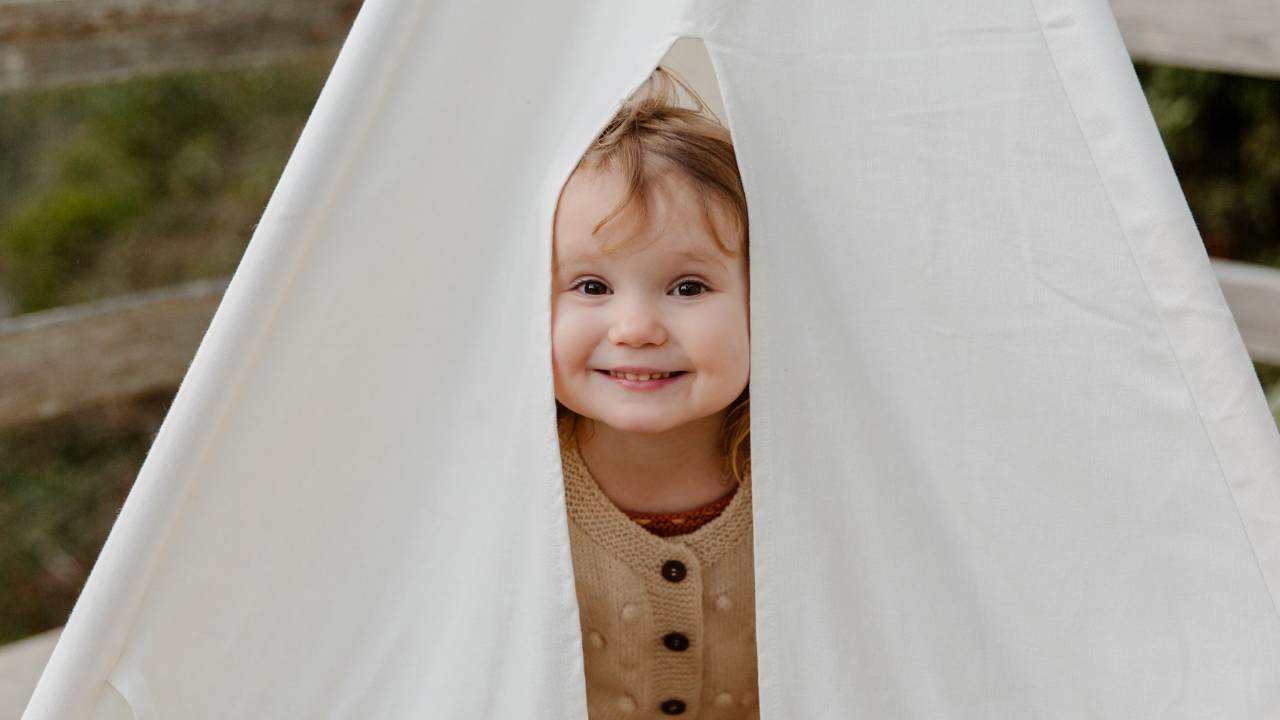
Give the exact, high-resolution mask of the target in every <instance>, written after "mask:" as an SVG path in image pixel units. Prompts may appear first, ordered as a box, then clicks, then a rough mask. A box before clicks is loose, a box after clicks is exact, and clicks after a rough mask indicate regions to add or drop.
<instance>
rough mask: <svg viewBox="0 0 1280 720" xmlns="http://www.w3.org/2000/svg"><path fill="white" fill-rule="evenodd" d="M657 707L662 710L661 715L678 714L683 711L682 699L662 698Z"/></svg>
mask: <svg viewBox="0 0 1280 720" xmlns="http://www.w3.org/2000/svg"><path fill="white" fill-rule="evenodd" d="M659 708H660V709H661V710H662V714H663V715H679V714H680V713H683V712H684V701H683V700H678V699H676V698H671V699H670V700H663V701H662V705H660V706H659Z"/></svg>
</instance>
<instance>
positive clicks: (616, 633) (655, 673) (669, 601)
mask: <svg viewBox="0 0 1280 720" xmlns="http://www.w3.org/2000/svg"><path fill="white" fill-rule="evenodd" d="M673 83H678V84H679V85H680V87H683V88H684V89H685V90H686V91H687V92H688V93H689V94H690V96H692V97H693V98H694V99H695V100H696V101H697V104H698V108H697V109H696V110H695V109H690V108H687V107H683V106H681V105H680V104H679V97H678V94H677V93H676V92H674V91H675V87H674V85H673ZM705 110H706V105H705V103H704V102H703V101H702V99H701V98H700V97H698V95H697V93H696V92H694V91H693V90H692V89H691V88H689V87H688V86H687V85H686V84H685V83H683V82H681V81H679V80H678V79H677V78H675V77H674V76H673V75H672V74H671V73H670V71H668V70H667V69H666V68H663V67H661V66H659V67H658V68H657V69H656V70H655V71H654V73H653V74H652V75H651V76H650V78H649V79H648V81H647V82H646V83H645V85H644V86H643V87H642V88H641V89H640V90H639V91H638V92H637V93H636V95H635V96H633V97H632V98H630V99H629V100H628V101H627V102H626V103H624V104H623V106H622V108H621V109H620V110H619V111H618V113H617V114H616V115H615V117H614V118H613V119H612V120H611V121H610V122H609V124H608V125H607V126H606V127H605V129H604V130H603V131H602V132H601V133H600V135H599V137H597V138H596V141H595V142H594V143H593V144H592V146H591V147H590V148H589V149H588V150H587V152H586V153H585V154H584V155H583V157H582V159H581V161H580V162H579V163H578V166H577V167H576V168H575V170H574V172H573V173H572V174H571V175H570V177H569V180H568V181H567V182H566V183H565V186H564V188H563V189H562V191H561V194H560V198H559V202H558V204H557V206H556V213H555V221H554V228H553V236H554V241H553V253H552V257H553V269H552V313H551V315H552V364H553V366H554V375H555V394H556V417H557V422H558V425H559V430H560V448H561V461H562V464H563V468H564V480H565V498H566V503H567V508H568V515H569V517H568V522H569V537H570V544H571V546H572V553H573V568H574V576H575V582H576V587H577V595H578V602H579V608H580V611H581V612H580V620H581V626H582V638H583V654H584V658H585V662H586V667H585V671H586V680H587V688H586V691H587V704H588V713H589V716H590V717H591V718H592V720H606V719H609V718H650V717H655V718H656V717H665V716H670V715H684V716H686V717H690V718H725V719H730V718H733V719H741V718H758V717H759V712H758V710H757V709H756V692H757V687H756V643H755V602H754V600H755V592H754V590H755V585H754V575H753V567H754V559H753V553H752V542H753V541H752V531H751V485H750V480H751V478H750V443H749V428H750V422H749V415H748V400H749V396H748V387H747V381H748V378H749V376H750V316H749V313H748V298H749V285H748V269H747V268H748V255H747V237H748V233H747V207H746V197H745V194H744V192H743V189H742V181H741V178H740V177H739V174H738V167H737V161H736V159H735V156H734V151H733V144H732V141H731V138H730V135H729V132H728V130H726V129H725V128H724V127H723V126H721V125H720V124H719V123H718V122H716V121H715V120H714V119H713V118H712V117H708V116H707V115H705V114H704V111H705Z"/></svg>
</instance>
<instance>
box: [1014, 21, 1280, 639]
mask: <svg viewBox="0 0 1280 720" xmlns="http://www.w3.org/2000/svg"><path fill="white" fill-rule="evenodd" d="M1027 4H1028V5H1029V6H1030V7H1031V12H1032V14H1033V15H1035V18H1036V27H1037V29H1038V30H1039V31H1040V40H1041V42H1043V43H1044V46H1045V50H1046V52H1048V54H1049V64H1050V65H1051V66H1052V67H1053V72H1054V75H1055V76H1056V77H1057V79H1058V88H1059V89H1060V90H1061V91H1062V94H1063V97H1064V98H1065V99H1066V102H1067V108H1068V109H1069V110H1070V111H1071V118H1072V120H1073V121H1074V122H1075V127H1076V131H1077V132H1078V133H1079V134H1080V140H1081V141H1082V142H1083V143H1084V146H1085V150H1086V151H1088V153H1089V163H1090V165H1092V166H1093V171H1094V173H1095V174H1096V175H1097V177H1098V181H1099V183H1100V184H1101V185H1102V194H1103V196H1104V197H1105V198H1106V199H1107V205H1108V207H1109V208H1110V209H1111V216H1112V218H1114V220H1115V223H1116V227H1117V228H1118V229H1119V230H1120V237H1121V238H1122V239H1123V240H1124V246H1125V250H1126V251H1127V252H1128V254H1129V261H1130V262H1131V263H1132V264H1133V267H1134V269H1135V270H1137V273H1138V279H1139V280H1140V281H1141V282H1142V290H1143V292H1144V293H1146V296H1147V302H1148V303H1149V304H1150V306H1151V310H1152V313H1153V314H1154V315H1155V317H1156V322H1157V323H1159V325H1160V333H1161V334H1162V335H1163V336H1164V341H1165V344H1166V345H1167V346H1168V348H1169V354H1170V355H1171V356H1172V357H1173V362H1174V366H1175V367H1177V368H1178V377H1179V378H1181V379H1182V386H1183V388H1184V389H1185V390H1186V393H1187V397H1188V399H1190V401H1191V407H1192V409H1194V410H1195V413H1196V419H1197V420H1198V421H1199V424H1200V430H1201V432H1202V433H1203V435H1204V438H1205V441H1206V442H1207V444H1208V447H1209V450H1210V451H1211V452H1212V454H1213V462H1214V465H1215V466H1216V467H1217V468H1218V478H1219V480H1220V481H1221V482H1222V484H1223V486H1224V487H1225V488H1226V491H1227V496H1228V497H1230V498H1231V507H1232V509H1233V510H1235V513H1236V522H1238V523H1239V526H1240V530H1241V531H1242V532H1243V533H1244V539H1245V542H1246V543H1248V545H1249V553H1250V555H1251V556H1252V558H1253V565H1254V569H1255V570H1257V572H1258V576H1259V578H1260V579H1261V580H1262V586H1263V587H1264V588H1266V590H1267V595H1268V598H1269V599H1270V600H1271V609H1272V611H1273V612H1275V614H1276V617H1277V618H1280V602H1278V601H1277V598H1276V594H1275V591H1274V590H1273V588H1272V587H1271V584H1270V583H1269V582H1268V581H1267V574H1266V572H1265V571H1264V570H1263V568H1262V559H1261V558H1260V557H1259V556H1258V547H1257V545H1256V544H1255V543H1254V541H1253V535H1252V534H1251V533H1250V532H1249V526H1248V524H1247V523H1245V521H1244V516H1243V514H1242V513H1241V512H1240V503H1239V500H1238V499H1237V498H1236V493H1235V490H1234V489H1232V487H1231V482H1230V481H1229V480H1228V479H1227V473H1226V471H1225V470H1224V469H1223V467H1222V460H1221V459H1220V458H1219V455H1218V447H1217V445H1215V444H1214V442H1213V435H1212V433H1210V432H1209V428H1208V427H1207V426H1206V425H1205V421H1204V414H1203V413H1202V412H1201V411H1200V403H1199V401H1198V400H1197V399H1196V393H1195V390H1194V389H1193V388H1192V386H1191V383H1190V382H1188V380H1187V373H1186V371H1185V370H1184V369H1183V367H1182V358H1181V357H1179V355H1178V349H1177V347H1176V346H1175V345H1174V343H1173V340H1172V339H1171V338H1170V336H1169V329H1168V327H1167V325H1166V324H1165V319H1164V315H1163V314H1162V313H1161V312H1160V307H1159V306H1158V305H1157V304H1156V302H1155V299H1154V297H1153V296H1152V294H1151V288H1150V285H1149V284H1148V283H1147V277H1146V275H1145V273H1143V270H1142V263H1141V262H1139V261H1138V259H1137V257H1136V256H1135V255H1134V251H1133V245H1132V243H1131V242H1130V240H1129V231H1128V229H1127V228H1126V227H1125V224H1124V221H1123V219H1122V218H1121V216H1120V212H1119V210H1118V209H1117V208H1116V204H1115V200H1114V199H1113V198H1112V197H1111V188H1110V186H1109V185H1108V184H1107V179H1106V175H1105V174H1104V173H1103V172H1102V168H1101V167H1099V165H1098V159H1097V157H1096V156H1095V155H1094V151H1093V144H1092V143H1090V142H1089V137H1088V134H1087V133H1086V132H1085V130H1084V126H1083V124H1082V123H1081V122H1080V114H1079V113H1078V112H1077V111H1076V106H1075V103H1074V102H1073V100H1072V96H1071V91H1070V90H1069V89H1068V86H1067V83H1066V81H1065V80H1064V79H1063V77H1062V70H1061V69H1060V68H1059V67H1058V56H1057V54H1056V53H1055V52H1054V49H1053V43H1051V42H1050V41H1049V38H1048V36H1047V35H1046V34H1045V29H1044V18H1043V16H1042V15H1041V13H1040V7H1039V3H1038V1H1037V0H1027ZM1196 237H1197V238H1198V237H1199V233H1198V232H1197V234H1196Z"/></svg>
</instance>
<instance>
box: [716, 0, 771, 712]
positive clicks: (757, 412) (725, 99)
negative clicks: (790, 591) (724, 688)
mask: <svg viewBox="0 0 1280 720" xmlns="http://www.w3.org/2000/svg"><path fill="white" fill-rule="evenodd" d="M719 25H720V22H719V17H717V18H716V19H715V21H714V22H713V24H712V26H711V28H710V29H708V31H707V33H706V34H707V35H708V36H710V35H712V34H713V31H714V30H715V29H716V28H717V27H719ZM699 39H700V40H702V44H703V46H704V47H705V48H706V53H707V57H708V58H709V59H710V61H711V71H712V74H713V75H714V76H715V80H716V85H717V86H718V87H719V89H720V100H721V104H722V105H723V107H724V123H725V127H726V129H727V130H729V135H730V139H731V140H732V141H733V143H734V154H735V155H736V156H737V160H738V170H739V174H741V175H742V190H743V193H744V194H745V193H746V192H747V187H748V183H747V172H748V171H747V163H745V162H743V155H742V153H741V152H740V151H739V146H738V138H737V137H736V136H734V135H733V112H732V111H731V110H730V106H731V105H732V103H731V102H730V99H729V92H728V91H727V89H726V87H725V82H724V80H723V78H724V77H725V74H724V73H722V71H721V66H720V63H719V56H718V53H719V52H720V48H721V47H723V45H722V44H721V43H720V42H718V41H717V40H715V39H708V38H706V37H701V38H699ZM747 208H748V213H749V212H750V199H748V203H747ZM748 224H749V222H748ZM757 239H758V235H757V234H756V233H749V237H748V247H749V246H750V245H752V244H754V243H755V242H757ZM755 256H756V257H757V258H759V256H760V254H759V253H758V252H757V253H756V254H755ZM766 267H768V266H767V264H764V263H752V268H751V269H749V272H750V274H751V275H758V273H759V272H760V271H762V270H763V269H764V268H766ZM757 268H758V269H757ZM748 279H749V280H750V281H751V282H750V287H751V288H752V293H756V292H758V290H759V289H760V288H762V287H763V286H764V283H763V282H762V281H761V279H760V278H759V277H758V276H757V277H749V278H748ZM758 299H759V298H751V297H748V306H749V308H750V313H751V316H750V319H751V320H752V321H753V322H752V323H751V326H752V332H753V333H754V335H755V339H754V340H753V341H752V343H751V347H752V348H757V347H768V346H769V343H768V342H767V340H766V336H767V334H768V329H767V325H766V323H764V322H762V321H761V317H760V315H762V314H763V313H758V312H757V308H761V307H763V305H762V304H761V303H760V302H750V301H751V300H758ZM757 342H758V343H759V344H757ZM771 371H772V364H771V362H770V357H769V355H768V353H756V352H755V351H754V349H753V350H752V358H751V376H752V377H755V378H759V377H765V376H769V374H770V372H771ZM749 380H750V378H748V381H749ZM757 387H759V386H758V385H757ZM762 398H764V399H768V395H767V394H765V395H763V396H762V395H760V394H759V392H758V391H757V393H756V396H755V397H754V398H752V405H754V406H755V409H754V410H753V411H752V412H751V418H750V425H751V427H750V428H749V430H750V437H751V474H752V483H751V485H752V487H751V491H752V503H751V516H752V517H751V543H752V557H753V558H754V561H753V562H754V566H753V567H752V571H751V574H752V577H753V578H754V584H755V587H754V588H752V589H753V591H754V593H755V599H756V601H755V607H754V608H753V610H752V612H753V613H754V615H753V618H752V623H753V624H754V625H755V626H756V628H755V630H756V658H755V659H756V709H757V710H759V711H760V718H761V720H764V719H765V718H768V717H771V716H774V715H775V713H774V712H773V709H775V708H777V706H778V705H779V703H780V701H779V700H778V697H779V695H780V694H781V690H779V689H778V688H779V685H778V675H779V673H777V672H774V671H772V670H773V668H774V666H775V665H776V662H775V658H774V656H772V655H770V656H769V662H768V665H769V667H770V669H771V671H770V672H768V673H765V672H761V668H762V667H763V666H764V664H765V663H763V662H762V660H761V652H760V647H761V645H762V644H763V643H762V641H761V638H762V637H763V634H762V633H761V632H760V624H761V623H760V621H761V618H772V617H777V616H778V612H777V607H776V605H775V600H776V597H777V596H776V594H775V593H773V592H771V591H768V592H761V590H763V589H764V588H763V585H764V583H766V582H769V581H772V575H771V573H769V572H766V571H765V570H766V569H768V568H772V567H773V566H774V565H773V561H774V558H773V555H771V554H770V550H771V548H769V547H768V546H766V545H764V544H762V543H761V542H759V539H760V538H761V537H762V536H769V537H772V536H773V531H772V529H771V528H770V530H769V532H765V533H761V532H758V530H759V527H760V525H759V524H758V523H757V522H756V521H757V520H759V519H761V518H762V513H761V511H759V510H758V509H757V508H760V507H762V506H763V505H766V504H767V503H760V502H758V498H759V497H760V492H758V491H765V492H768V491H771V490H772V489H773V488H771V487H770V486H769V483H757V482H755V481H756V480H758V479H759V478H760V477H762V476H763V477H766V478H772V477H773V467H772V466H769V467H767V468H765V469H763V470H762V465H761V463H760V459H761V458H766V459H768V460H772V457H771V456H770V454H769V453H768V452H765V451H763V448H764V446H765V445H766V444H767V443H768V438H769V424H768V419H769V410H770V409H769V408H767V407H765V406H764V404H763V403H762V402H761V399H762ZM762 606H763V607H766V608H767V611H766V612H763V613H762V612H761V611H760V610H761V607H762ZM768 629H769V633H767V634H768V636H769V637H770V638H772V637H773V627H772V626H769V628H768ZM764 688H769V695H768V696H769V699H770V711H769V712H766V711H765V707H764V698H765V693H764V692H763V689H764ZM776 715H779V716H780V715H782V710H781V709H778V711H777V713H776Z"/></svg>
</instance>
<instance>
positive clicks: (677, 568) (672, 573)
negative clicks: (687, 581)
mask: <svg viewBox="0 0 1280 720" xmlns="http://www.w3.org/2000/svg"><path fill="white" fill-rule="evenodd" d="M687 572H688V571H687V570H686V569H685V567H684V563H682V562H680V561H679V560H668V561H666V562H664V563H662V577H664V578H666V579H667V580H669V581H671V582H680V581H681V580H683V579H684V576H685V574H686V573H687Z"/></svg>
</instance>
